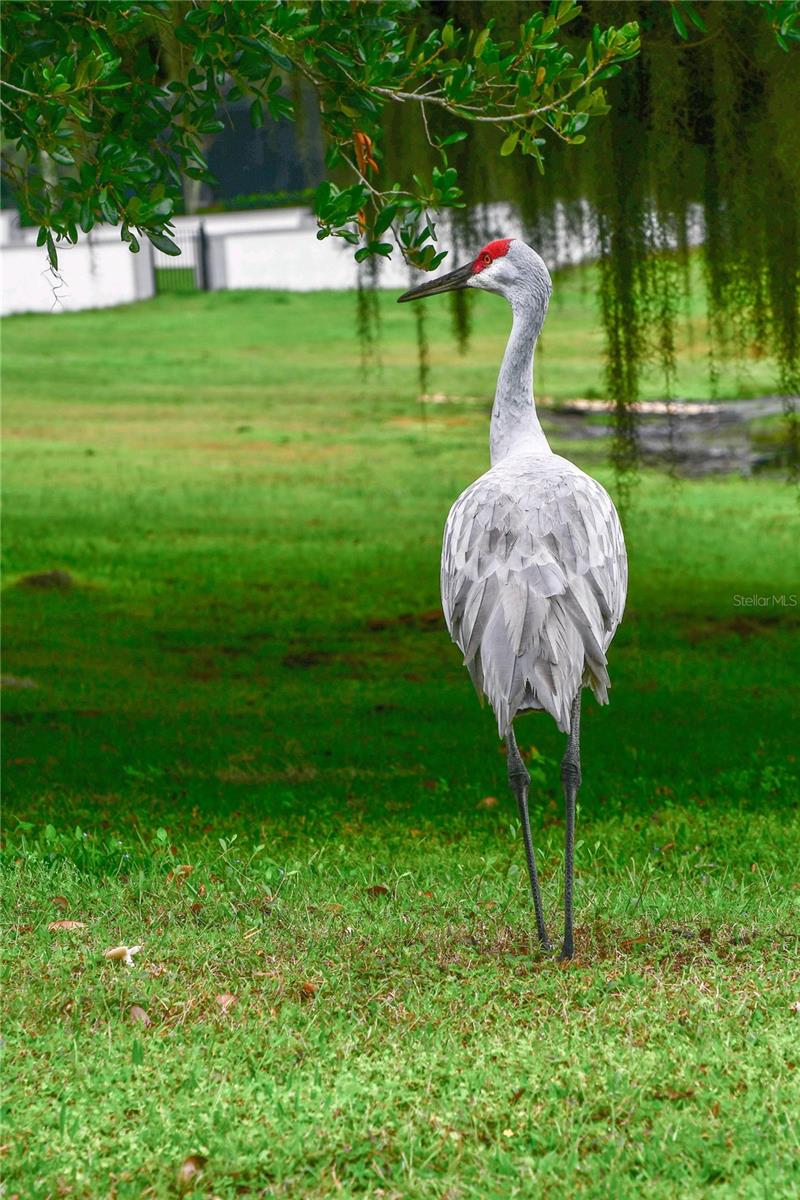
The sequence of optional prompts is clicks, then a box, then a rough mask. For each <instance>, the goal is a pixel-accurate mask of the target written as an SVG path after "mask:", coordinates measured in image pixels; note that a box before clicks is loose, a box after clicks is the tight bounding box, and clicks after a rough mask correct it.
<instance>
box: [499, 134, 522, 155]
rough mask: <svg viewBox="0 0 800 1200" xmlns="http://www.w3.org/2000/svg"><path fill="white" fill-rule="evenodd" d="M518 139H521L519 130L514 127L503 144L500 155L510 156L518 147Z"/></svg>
mask: <svg viewBox="0 0 800 1200" xmlns="http://www.w3.org/2000/svg"><path fill="white" fill-rule="evenodd" d="M518 141H519V130H518V129H512V131H511V133H510V134H509V135H508V137H507V138H506V139H505V141H504V142H503V144H502V146H501V147H500V157H501V158H508V156H509V154H513V153H514V151H515V150H516V148H517V142H518Z"/></svg>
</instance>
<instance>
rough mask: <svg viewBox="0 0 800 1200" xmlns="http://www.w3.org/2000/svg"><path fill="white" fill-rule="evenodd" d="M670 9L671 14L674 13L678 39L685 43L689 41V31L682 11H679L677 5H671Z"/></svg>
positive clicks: (673, 19) (673, 17) (673, 20)
mask: <svg viewBox="0 0 800 1200" xmlns="http://www.w3.org/2000/svg"><path fill="white" fill-rule="evenodd" d="M669 8H670V12H671V13H672V24H673V25H674V26H675V28H676V30H677V31H678V37H679V38H681V40H682V41H684V42H685V41H688V39H689V31H688V29H687V28H686V22H685V21H684V19H683V16H682V15H681V10H680V9H679V7H678V5H677V4H670V6H669Z"/></svg>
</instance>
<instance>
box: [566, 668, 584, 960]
mask: <svg viewBox="0 0 800 1200" xmlns="http://www.w3.org/2000/svg"><path fill="white" fill-rule="evenodd" d="M561 779H562V782H563V784H564V804H565V808H566V814H565V815H566V835H565V839H564V946H563V949H562V951H561V957H562V959H566V958H572V955H573V954H574V953H575V944H574V941H573V937H572V885H573V876H574V869H575V801H576V799H577V796H578V788H579V787H580V786H581V693H580V689H579V690H578V694H577V696H576V697H575V699H574V700H573V701H572V709H571V712H570V730H569V741H568V742H567V752H566V754H565V755H564V757H563V759H562V761H561Z"/></svg>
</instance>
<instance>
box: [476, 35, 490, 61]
mask: <svg viewBox="0 0 800 1200" xmlns="http://www.w3.org/2000/svg"><path fill="white" fill-rule="evenodd" d="M490 33H491V30H490V29H484V30H482V31H481V32H480V33H479V34H478V36H477V37H476V39H475V45H474V47H473V53H474V55H475V57H476V58H480V56H481V55H482V54H483V51H484V48H485V46H486V43H487V42H488V40H489V34H490Z"/></svg>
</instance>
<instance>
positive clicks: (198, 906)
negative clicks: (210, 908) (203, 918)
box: [190, 900, 203, 913]
mask: <svg viewBox="0 0 800 1200" xmlns="http://www.w3.org/2000/svg"><path fill="white" fill-rule="evenodd" d="M190 908H191V911H192V912H193V913H199V912H202V911H203V904H202V901H201V900H195V902H194V904H192V905H190Z"/></svg>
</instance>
